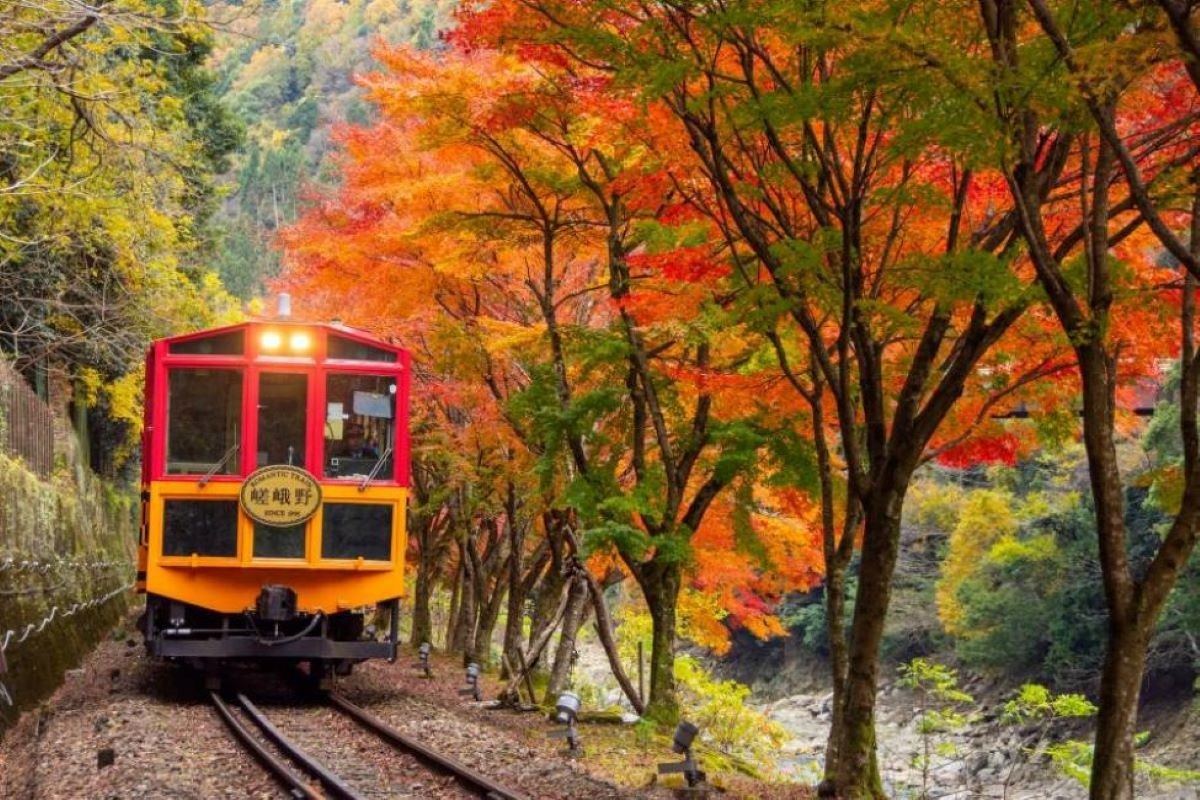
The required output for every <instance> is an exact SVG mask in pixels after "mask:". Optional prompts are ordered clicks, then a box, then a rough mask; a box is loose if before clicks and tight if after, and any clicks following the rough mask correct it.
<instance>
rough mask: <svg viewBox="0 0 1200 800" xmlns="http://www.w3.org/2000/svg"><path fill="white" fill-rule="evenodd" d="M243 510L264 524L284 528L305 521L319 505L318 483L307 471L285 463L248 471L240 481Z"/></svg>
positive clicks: (319, 489)
mask: <svg viewBox="0 0 1200 800" xmlns="http://www.w3.org/2000/svg"><path fill="white" fill-rule="evenodd" d="M240 499H241V504H242V510H243V511H245V512H246V516H248V517H250V519H252V520H254V521H255V522H261V523H262V524H263V525H274V526H275V527H277V528H286V527H288V526H290V525H299V524H301V523H303V522H308V520H309V519H311V518H312V516H313V514H316V513H317V509H318V508H320V507H321V485H320V484H319V483H317V479H316V478H314V477H313V476H312V475H311V474H310V473H309V472H307V471H306V470H303V469H300V468H299V467H291V466H287V465H285V464H276V465H274V466H270V467H263V468H262V469H258V470H255V471H254V472H252V473H250V475H249V477H247V478H246V482H245V483H243V484H242V492H241V496H240Z"/></svg>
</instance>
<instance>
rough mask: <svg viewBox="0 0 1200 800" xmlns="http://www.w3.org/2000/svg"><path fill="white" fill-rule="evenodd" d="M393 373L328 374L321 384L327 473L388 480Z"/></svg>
mask: <svg viewBox="0 0 1200 800" xmlns="http://www.w3.org/2000/svg"><path fill="white" fill-rule="evenodd" d="M395 437H396V379H395V377H394V376H383V375H354V374H348V373H332V374H330V375H329V376H328V377H327V379H326V384H325V477H327V478H366V477H369V476H371V475H374V477H376V478H378V479H380V480H392V477H393V473H394V469H393V458H392V456H393V452H392V442H394V441H395Z"/></svg>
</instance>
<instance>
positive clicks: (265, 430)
mask: <svg viewBox="0 0 1200 800" xmlns="http://www.w3.org/2000/svg"><path fill="white" fill-rule="evenodd" d="M309 394H310V388H309V376H308V375H307V374H305V373H295V372H259V373H258V415H257V417H258V418H257V430H258V440H257V443H256V446H255V468H256V469H257V468H259V467H266V466H272V465H275V464H287V465H289V466H295V467H302V468H307V466H308V462H307V457H308V448H307V440H308V406H309ZM306 530H307V523H302V524H300V525H291V526H287V527H276V526H272V525H264V524H262V523H261V522H255V523H254V546H253V557H254V558H294V559H303V558H305V556H306V549H305V548H306V544H307V542H306V537H305V532H306Z"/></svg>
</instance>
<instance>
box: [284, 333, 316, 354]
mask: <svg viewBox="0 0 1200 800" xmlns="http://www.w3.org/2000/svg"><path fill="white" fill-rule="evenodd" d="M310 346H312V337H311V336H309V335H308V334H307V333H305V332H304V331H296V332H295V333H293V334H292V335H291V336H289V337H288V347H289V348H290V349H291V351H292V352H293V353H303V352H306V351H307V350H308V348H309V347H310Z"/></svg>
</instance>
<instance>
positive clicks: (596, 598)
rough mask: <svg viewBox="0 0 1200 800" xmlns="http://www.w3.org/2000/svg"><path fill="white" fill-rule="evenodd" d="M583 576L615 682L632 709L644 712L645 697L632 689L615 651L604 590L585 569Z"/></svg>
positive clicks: (597, 629)
mask: <svg viewBox="0 0 1200 800" xmlns="http://www.w3.org/2000/svg"><path fill="white" fill-rule="evenodd" d="M584 578H585V579H586V580H587V585H588V591H589V592H590V593H591V596H592V608H593V610H594V611H595V612H596V634H597V635H598V636H599V637H600V644H601V645H602V646H603V647H604V653H605V655H607V656H608V664H609V667H610V668H611V669H612V673H613V675H614V676H615V677H616V679H617V683H618V684H620V686H621V690H622V691H623V692H625V696H626V697H627V698H629V704H630V705H631V706H633V710H634V711H636V712H637V713H639V714H645V713H646V698H644V697H642V696H641V695H640V694H639V693H638V692H636V691H635V690H634V688H633V681H631V680H629V676H628V675H626V674H625V668H624V666H622V664H621V657H620V654H618V653H617V642H616V639H615V638H614V637H613V624H612V617H610V616H609V613H608V606H606V605H605V604H604V590H603V589H601V588H600V584H599V583H597V582H596V580H595V579H594V578H593V577H592V576H591V574H590V573H588V572H586V571H585V572H584Z"/></svg>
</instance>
